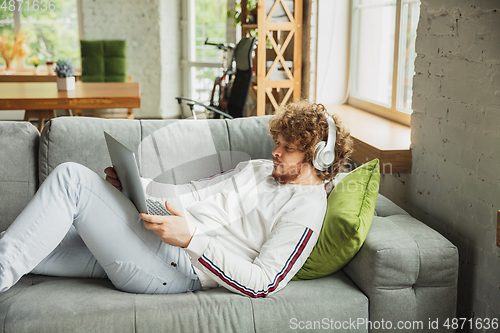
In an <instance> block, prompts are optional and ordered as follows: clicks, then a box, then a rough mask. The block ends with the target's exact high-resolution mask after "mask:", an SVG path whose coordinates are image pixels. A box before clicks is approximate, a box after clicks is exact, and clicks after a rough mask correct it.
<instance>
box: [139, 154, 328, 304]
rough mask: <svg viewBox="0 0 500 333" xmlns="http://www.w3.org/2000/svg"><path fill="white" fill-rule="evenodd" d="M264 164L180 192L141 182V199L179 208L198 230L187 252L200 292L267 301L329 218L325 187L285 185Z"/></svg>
mask: <svg viewBox="0 0 500 333" xmlns="http://www.w3.org/2000/svg"><path fill="white" fill-rule="evenodd" d="M272 170H273V164H272V162H271V161H269V160H251V161H247V162H242V163H240V164H238V166H237V167H236V168H234V169H233V170H228V171H226V172H224V173H221V174H218V175H214V176H212V177H208V178H204V179H200V180H198V181H193V182H191V183H188V184H184V185H170V184H162V183H156V182H154V181H152V180H150V179H143V185H144V188H145V192H146V195H147V196H149V197H153V198H156V199H158V200H163V201H164V200H169V201H170V202H172V203H173V204H174V205H175V206H176V207H177V208H182V209H183V210H184V212H185V216H186V217H187V218H188V219H189V220H190V221H191V223H192V224H193V225H194V226H195V227H196V232H195V234H194V236H193V238H192V240H191V242H190V244H189V246H188V247H187V248H185V249H184V250H185V251H186V252H187V253H188V254H189V256H190V257H191V263H192V264H193V266H194V268H195V271H196V273H197V274H198V277H199V279H200V282H201V284H202V286H203V288H210V287H216V286H218V285H220V286H223V287H225V288H227V289H229V290H231V291H233V292H236V293H239V294H242V295H246V296H250V297H266V296H267V295H269V294H270V293H271V292H276V291H278V290H280V289H282V288H283V287H285V285H286V284H287V283H288V281H290V279H291V278H292V277H293V276H294V275H295V273H296V272H297V271H298V270H299V269H300V268H301V267H302V265H303V264H304V262H305V261H306V259H307V258H308V257H309V254H310V252H311V251H312V249H313V247H314V245H315V244H316V241H317V240H318V235H319V232H320V230H321V226H322V223H323V219H324V216H325V212H326V192H325V188H324V185H294V184H286V185H282V184H279V183H277V182H276V181H275V180H274V178H273V177H272V176H271V173H272Z"/></svg>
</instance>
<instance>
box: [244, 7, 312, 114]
mask: <svg viewBox="0 0 500 333" xmlns="http://www.w3.org/2000/svg"><path fill="white" fill-rule="evenodd" d="M241 7H242V13H241V29H242V34H241V35H242V36H246V35H247V34H249V33H250V32H251V31H254V30H256V31H257V34H258V38H257V52H256V60H257V61H256V74H257V85H256V92H257V115H258V116H262V115H264V114H267V113H273V112H274V110H276V109H277V108H278V107H279V106H281V105H283V104H286V103H289V102H292V101H298V100H299V99H300V97H301V96H300V94H301V83H302V50H301V48H302V0H259V1H258V4H257V10H256V11H252V12H248V11H247V10H246V9H247V0H242V1H241ZM266 104H268V105H269V106H268V107H267V110H266Z"/></svg>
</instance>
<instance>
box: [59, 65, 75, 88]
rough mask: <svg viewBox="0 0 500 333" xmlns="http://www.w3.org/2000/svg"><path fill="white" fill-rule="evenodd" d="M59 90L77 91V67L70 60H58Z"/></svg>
mask: <svg viewBox="0 0 500 333" xmlns="http://www.w3.org/2000/svg"><path fill="white" fill-rule="evenodd" d="M56 74H57V89H58V90H68V91H69V90H75V77H74V74H75V67H74V66H73V63H72V62H71V61H69V60H58V61H57V62H56Z"/></svg>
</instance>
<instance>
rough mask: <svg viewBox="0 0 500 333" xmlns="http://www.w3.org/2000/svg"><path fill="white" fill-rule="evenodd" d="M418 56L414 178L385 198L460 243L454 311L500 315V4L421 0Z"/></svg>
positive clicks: (394, 184) (388, 180) (388, 183)
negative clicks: (499, 231)
mask: <svg viewBox="0 0 500 333" xmlns="http://www.w3.org/2000/svg"><path fill="white" fill-rule="evenodd" d="M416 50H417V54H418V57H417V59H416V61H415V72H416V75H415V78H414V86H413V94H414V98H413V110H414V113H413V115H412V118H411V122H412V124H411V127H412V158H413V166H412V173H411V174H410V175H387V176H383V177H382V185H381V192H382V193H383V194H384V195H386V196H388V197H389V198H391V199H393V200H394V201H395V202H397V203H399V204H401V205H402V206H403V207H404V208H406V209H408V210H409V211H410V212H411V213H412V215H414V216H415V217H416V218H419V219H421V220H422V221H424V222H425V223H427V224H429V225H430V226H432V227H433V228H435V229H436V230H438V231H440V232H441V233H442V234H443V235H445V236H446V237H447V238H448V239H450V240H451V241H452V242H453V243H454V244H455V245H457V246H458V248H459V251H460V277H459V295H458V300H459V304H458V315H459V316H467V317H470V316H475V317H476V318H493V317H496V318H499V319H500V249H499V248H497V247H496V245H495V239H496V216H497V211H498V210H499V209H500V1H494V0H484V1H482V0H477V1H471V0H422V1H421V14H420V21H419V26H418V30H417V41H416ZM477 331H478V332H482V330H477Z"/></svg>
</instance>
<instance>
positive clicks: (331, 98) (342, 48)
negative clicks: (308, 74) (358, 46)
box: [316, 0, 351, 104]
mask: <svg viewBox="0 0 500 333" xmlns="http://www.w3.org/2000/svg"><path fill="white" fill-rule="evenodd" d="M349 15H350V4H349V0H319V8H318V33H317V36H318V50H317V55H316V56H317V58H316V59H317V62H316V73H317V74H316V102H317V103H323V104H342V103H343V102H345V98H346V94H347V89H348V74H349V69H348V64H349V61H348V60H349V49H348V48H349V25H350V22H351V20H350V17H349Z"/></svg>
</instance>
